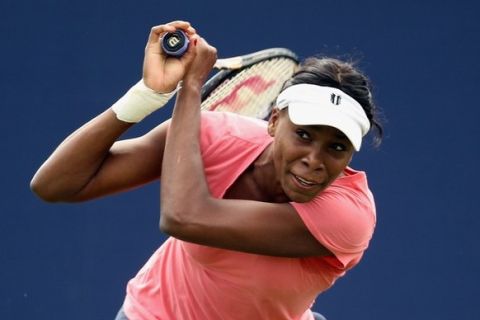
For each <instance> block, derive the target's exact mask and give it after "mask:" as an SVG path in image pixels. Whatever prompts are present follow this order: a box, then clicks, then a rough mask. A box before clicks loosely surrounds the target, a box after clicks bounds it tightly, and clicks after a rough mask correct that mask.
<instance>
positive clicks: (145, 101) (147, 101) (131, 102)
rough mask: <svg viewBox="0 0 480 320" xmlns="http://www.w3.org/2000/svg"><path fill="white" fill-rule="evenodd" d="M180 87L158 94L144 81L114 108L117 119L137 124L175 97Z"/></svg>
mask: <svg viewBox="0 0 480 320" xmlns="http://www.w3.org/2000/svg"><path fill="white" fill-rule="evenodd" d="M179 89H180V85H179V86H177V88H176V89H175V90H173V91H172V92H169V93H158V92H155V91H154V90H152V89H150V88H149V87H147V86H146V85H145V83H144V82H143V79H142V80H140V81H139V82H137V84H135V85H134V86H133V87H131V88H130V90H128V91H127V93H125V95H124V96H123V97H121V98H120V100H118V101H117V102H115V103H114V104H113V106H112V110H113V112H115V114H116V115H117V119H119V120H122V121H125V122H130V123H136V122H140V121H141V120H143V118H145V117H146V116H148V115H149V114H150V113H152V112H154V111H155V110H158V109H160V108H161V107H163V106H164V105H166V104H167V102H168V101H169V100H170V99H171V98H172V97H173V96H174V95H175V93H176V92H177V91H178V90H179Z"/></svg>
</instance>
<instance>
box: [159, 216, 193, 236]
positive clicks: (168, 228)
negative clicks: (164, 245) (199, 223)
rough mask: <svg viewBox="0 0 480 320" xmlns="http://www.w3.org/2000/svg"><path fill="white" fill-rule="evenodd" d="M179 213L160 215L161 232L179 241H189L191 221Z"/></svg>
mask: <svg viewBox="0 0 480 320" xmlns="http://www.w3.org/2000/svg"><path fill="white" fill-rule="evenodd" d="M186 217H187V215H186V214H182V213H180V212H177V211H162V213H161V215H160V223H159V228H160V231H161V232H163V233H165V234H168V235H169V236H172V237H174V238H177V239H182V240H185V239H188V234H189V230H190V229H191V228H190V226H191V225H192V221H191V219H188V218H186Z"/></svg>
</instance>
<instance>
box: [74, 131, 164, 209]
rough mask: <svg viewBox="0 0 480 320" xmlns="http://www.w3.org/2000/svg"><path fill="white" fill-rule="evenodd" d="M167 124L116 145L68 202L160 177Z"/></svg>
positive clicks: (110, 192) (102, 194)
mask: <svg viewBox="0 0 480 320" xmlns="http://www.w3.org/2000/svg"><path fill="white" fill-rule="evenodd" d="M168 126H169V121H166V122H164V123H162V124H160V125H158V126H157V127H156V128H154V129H152V130H151V131H150V132H148V133H146V134H145V135H143V136H141V137H137V138H132V139H125V140H120V141H117V142H115V143H114V144H113V145H112V147H111V148H110V151H109V153H108V156H107V157H106V158H105V160H104V162H103V163H102V165H101V167H100V169H99V170H98V172H97V173H96V174H95V175H94V177H93V178H92V179H91V180H90V181H89V182H88V184H86V185H85V186H84V187H83V188H82V190H80V191H79V192H78V193H77V194H76V195H75V196H74V197H73V198H72V199H71V201H85V200H90V199H94V198H98V197H102V196H105V195H108V194H113V193H117V192H120V191H125V190H129V189H132V188H135V187H138V186H141V185H143V184H146V183H148V182H151V181H153V180H155V179H158V178H159V177H160V174H161V168H162V159H163V151H164V149H165V140H166V135H167V130H168Z"/></svg>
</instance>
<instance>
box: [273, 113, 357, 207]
mask: <svg viewBox="0 0 480 320" xmlns="http://www.w3.org/2000/svg"><path fill="white" fill-rule="evenodd" d="M286 110H287V109H284V110H282V111H279V110H278V109H274V110H273V112H272V116H271V117H270V120H269V125H268V132H269V134H270V135H271V136H272V137H274V140H273V161H274V166H275V173H276V176H277V180H278V182H279V183H280V184H281V186H282V188H283V191H284V192H285V194H286V195H287V197H288V198H289V199H290V200H291V201H294V202H308V201H310V200H312V199H313V198H314V197H315V196H316V195H317V194H318V193H319V192H321V191H322V190H324V189H325V188H326V187H327V186H329V185H330V184H331V183H332V182H333V181H334V180H335V179H336V178H337V177H338V176H339V175H340V173H342V171H343V170H344V169H345V167H346V166H347V165H348V164H349V163H350V160H351V159H352V155H353V151H354V149H353V146H352V144H351V142H350V140H348V138H347V137H346V136H345V135H344V134H343V133H342V132H341V131H339V130H338V129H336V128H333V127H329V126H302V125H295V124H294V123H292V122H291V121H290V118H289V116H288V112H287V111H286Z"/></svg>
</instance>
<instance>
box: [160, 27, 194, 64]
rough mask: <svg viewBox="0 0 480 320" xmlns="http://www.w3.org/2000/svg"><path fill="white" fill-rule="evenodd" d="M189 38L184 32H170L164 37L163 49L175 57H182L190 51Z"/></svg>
mask: <svg viewBox="0 0 480 320" xmlns="http://www.w3.org/2000/svg"><path fill="white" fill-rule="evenodd" d="M188 43H189V40H188V37H187V35H186V34H185V32H183V31H182V30H176V31H175V32H169V33H167V34H165V35H164V36H163V39H162V49H163V51H164V52H165V53H166V54H167V55H169V56H173V57H181V56H182V55H183V54H184V53H185V51H187V49H188Z"/></svg>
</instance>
